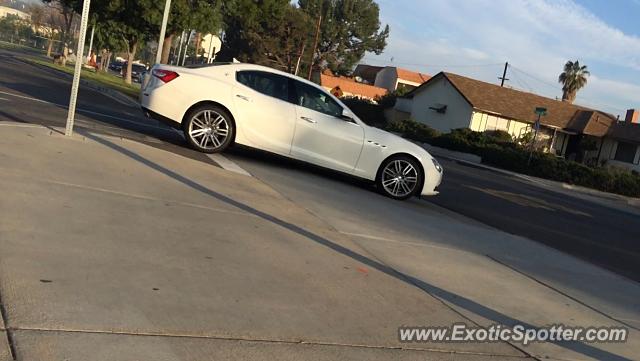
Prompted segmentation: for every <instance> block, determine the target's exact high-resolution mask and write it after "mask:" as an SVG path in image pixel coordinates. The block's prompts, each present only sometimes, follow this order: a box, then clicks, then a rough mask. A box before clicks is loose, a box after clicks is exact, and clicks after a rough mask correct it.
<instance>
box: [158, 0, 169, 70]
mask: <svg viewBox="0 0 640 361" xmlns="http://www.w3.org/2000/svg"><path fill="white" fill-rule="evenodd" d="M170 11H171V0H167V1H165V3H164V15H163V16H162V26H161V27H160V39H158V52H157V54H156V64H160V60H161V59H162V47H163V46H164V35H165V34H166V32H167V22H168V21H169V12H170Z"/></svg>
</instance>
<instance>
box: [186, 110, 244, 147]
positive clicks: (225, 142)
mask: <svg viewBox="0 0 640 361" xmlns="http://www.w3.org/2000/svg"><path fill="white" fill-rule="evenodd" d="M182 129H183V131H184V137H185V138H186V139H187V142H188V143H189V145H190V146H191V147H192V148H193V149H195V150H197V151H199V152H203V153H220V152H223V151H224V150H225V149H227V148H228V147H229V146H230V145H231V144H232V143H233V139H234V138H235V133H236V125H235V123H234V122H233V118H232V117H231V115H230V114H229V113H228V112H227V111H226V110H224V109H223V108H221V107H219V106H216V105H214V104H203V105H200V106H197V107H195V108H193V109H191V110H190V111H189V113H187V115H186V116H185V118H184V122H183V124H182Z"/></svg>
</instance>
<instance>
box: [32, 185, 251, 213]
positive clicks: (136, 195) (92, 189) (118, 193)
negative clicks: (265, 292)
mask: <svg viewBox="0 0 640 361" xmlns="http://www.w3.org/2000/svg"><path fill="white" fill-rule="evenodd" d="M42 181H44V182H48V183H52V184H58V185H62V186H67V187H72V188H79V189H84V190H90V191H95V192H101V193H108V194H115V195H119V196H124V197H131V198H137V199H143V200H150V201H157V202H165V203H170V204H175V205H182V206H187V207H193V208H199V209H207V210H210V211H214V212H221V213H229V214H238V215H243V216H248V217H257V216H255V215H252V214H250V213H247V212H241V211H233V210H226V209H222V208H214V207H209V206H204V205H199V204H194V203H188V202H181V201H172V200H167V199H162V198H155V197H149V196H145V195H141V194H134V193H128V192H121V191H116V190H111V189H106V188H99V187H92V186H86V185H82V184H74V183H68V182H61V181H55V180H49V179H42Z"/></svg>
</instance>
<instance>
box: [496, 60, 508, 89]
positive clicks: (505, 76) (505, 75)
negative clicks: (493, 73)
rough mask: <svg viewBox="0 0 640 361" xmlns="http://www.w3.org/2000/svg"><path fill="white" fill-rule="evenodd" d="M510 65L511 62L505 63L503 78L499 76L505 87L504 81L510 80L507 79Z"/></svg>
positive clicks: (501, 83)
mask: <svg viewBox="0 0 640 361" xmlns="http://www.w3.org/2000/svg"><path fill="white" fill-rule="evenodd" d="M508 67H509V62H506V63H504V71H503V72H502V78H498V79H500V80H502V81H501V82H500V86H501V87H503V86H504V81H505V80H509V79H507V68H508Z"/></svg>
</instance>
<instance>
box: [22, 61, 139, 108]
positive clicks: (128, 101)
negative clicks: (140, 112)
mask: <svg viewBox="0 0 640 361" xmlns="http://www.w3.org/2000/svg"><path fill="white" fill-rule="evenodd" d="M15 59H17V60H19V61H21V62H23V63H26V64H29V65H32V66H37V67H38V68H40V69H43V70H45V71H50V72H53V73H56V74H60V75H62V76H64V77H65V78H67V79H73V75H71V74H69V73H66V72H64V71H62V70H58V69H55V68H50V67H47V66H44V65H41V64H38V63H35V62H32V61H29V59H24V58H20V57H16V58H15ZM80 85H81V86H84V87H87V88H89V89H91V90H94V91H97V92H99V93H102V94H104V95H106V96H108V97H110V98H111V99H113V100H115V101H117V102H118V103H121V104H124V105H127V106H130V107H134V108H137V107H138V106H139V104H138V102H136V101H135V100H133V99H132V98H131V97H129V96H128V95H125V94H123V93H121V92H119V91H117V90H113V89H111V88H109V87H106V86H103V85H99V84H96V83H95V82H93V81H91V80H85V79H82V77H81V78H80Z"/></svg>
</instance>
